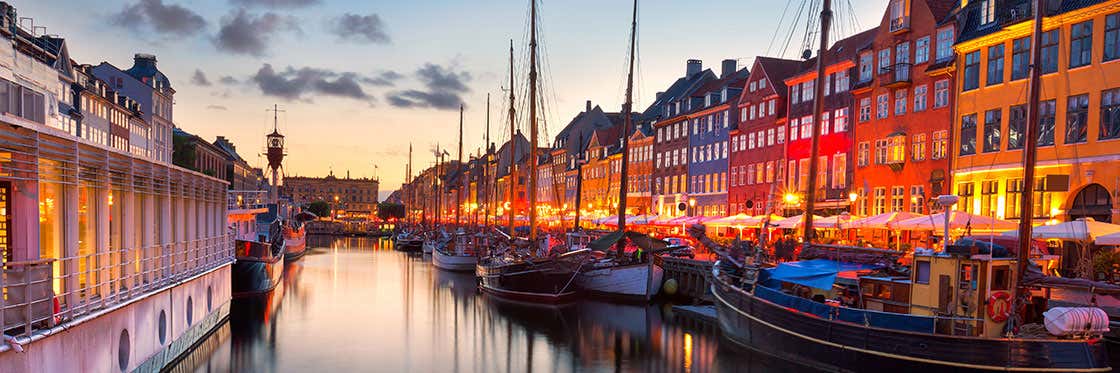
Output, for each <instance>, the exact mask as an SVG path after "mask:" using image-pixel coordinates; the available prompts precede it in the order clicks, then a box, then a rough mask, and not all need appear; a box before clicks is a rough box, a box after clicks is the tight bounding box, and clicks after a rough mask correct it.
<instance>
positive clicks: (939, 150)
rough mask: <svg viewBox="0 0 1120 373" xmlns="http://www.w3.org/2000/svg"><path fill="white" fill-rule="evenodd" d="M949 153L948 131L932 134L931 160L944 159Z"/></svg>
mask: <svg viewBox="0 0 1120 373" xmlns="http://www.w3.org/2000/svg"><path fill="white" fill-rule="evenodd" d="M948 151H949V131H945V130H941V131H936V132H934V133H933V154H932V155H930V158H931V159H942V158H945V154H947V153H948Z"/></svg>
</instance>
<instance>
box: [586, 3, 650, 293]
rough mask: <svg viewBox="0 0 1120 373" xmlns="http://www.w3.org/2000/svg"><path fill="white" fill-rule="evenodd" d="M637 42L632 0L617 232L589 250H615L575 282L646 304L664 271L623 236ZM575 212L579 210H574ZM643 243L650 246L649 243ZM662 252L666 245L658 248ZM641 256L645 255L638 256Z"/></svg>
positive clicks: (593, 290)
mask: <svg viewBox="0 0 1120 373" xmlns="http://www.w3.org/2000/svg"><path fill="white" fill-rule="evenodd" d="M637 38H638V0H634V14H633V18H632V21H631V25H630V64H629V71H628V73H627V75H626V103H625V104H623V107H622V115H623V122H622V123H623V124H622V126H623V127H622V133H621V135H622V165H621V167H620V171H621V172H620V173H619V180H620V185H619V188H618V211H617V212H616V214H617V215H618V232H617V233H616V234H613V235H608V236H605V237H603V238H600V239H599V240H596V241H595V242H592V243H591V246H596V245H598V246H600V247H602V248H604V249H606V250H609V247H610V246H614V247H616V250H615V251H614V253H613V255H610V254H606V255H603V257H602V258H601V259H598V260H595V261H593V262H591V263H590V264H588V265H586V268H585V270H584V271H582V272H581V273H580V274H579V277H577V278H576V284H577V285H579V287H580V288H581V289H583V290H586V291H588V292H591V293H597V294H601V295H606V296H612V297H625V298H632V299H640V300H645V301H648V300H650V299H651V298H653V296H654V295H657V291H658V289H660V288H661V280H662V279H663V277H664V270H662V269H661V266H659V265H656V264H654V261H653V255H652V254H653V253H651V252H650V251H651V249H653V248H652V247H634V251H635V252H633V253H626V252H625V249H626V246H627V245H626V244H627V242H628V241H631V242H633V241H632V240H631V239H630V236H631V235H632V233H631V234H630V235H628V234H624V232H626V192H627V190H626V185H627V183H626V180H627V178H628V177H629V175H628V172H629V170H628V169H629V167H628V163H629V162H630V159H629V158H630V140H629V139H630V131H631V129H632V126H631V120H632V119H633V114H632V113H633V110H632V106H633V103H634V97H633V94H634V59H635V54H636V53H637ZM577 210H578V206H577ZM644 241H645V242H650V241H649V240H648V239H647V240H644ZM658 246H659V249H664V246H665V245H658ZM639 252H644V255H638V254H639Z"/></svg>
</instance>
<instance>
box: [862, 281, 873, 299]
mask: <svg viewBox="0 0 1120 373" xmlns="http://www.w3.org/2000/svg"><path fill="white" fill-rule="evenodd" d="M862 288H863V297H864V298H872V297H874V296H875V284H874V283H870V282H868V283H864V284H863V286H862Z"/></svg>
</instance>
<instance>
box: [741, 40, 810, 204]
mask: <svg viewBox="0 0 1120 373" xmlns="http://www.w3.org/2000/svg"><path fill="white" fill-rule="evenodd" d="M804 63H805V62H804V61H796V60H783V59H778V58H770V57H757V58H755V61H754V66H753V67H752V68H751V69H750V71H751V74H750V77H748V78H747V80H746V82H745V84H744V85H743V91H742V94H741V95H740V96H739V101H738V104H737V106H738V112H739V125H738V127H737V128H735V129H733V130H732V131H731V138H730V142H731V160H730V167H729V170H728V175H730V183H729V185H730V187H729V191H728V205H729V206H728V212H730V213H731V214H732V215H734V214H739V213H744V214H748V215H761V214H763V213H765V212H774V211H775V210H774V208H775V207H777V206H776V202H778V201H781V196H782V195H783V194H784V193H785V188H784V187H783V186H784V184H783V180H784V179H785V177H784V175H785V172H784V171H785V167H786V162H785V159H786V145H785V144H786V127H785V125H786V122H787V120H786V109H787V108H786V99H787V92H788V90H787V89H786V85H785V82H784V81H785V79H786V78H789V77H790V76H792V75H793V74H795V73H798V72H800V71H801V70H802V69H803V67H804Z"/></svg>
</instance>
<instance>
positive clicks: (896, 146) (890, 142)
mask: <svg viewBox="0 0 1120 373" xmlns="http://www.w3.org/2000/svg"><path fill="white" fill-rule="evenodd" d="M904 162H906V135H896V136H891V137H888V138H887V163H888V164H899V163H904Z"/></svg>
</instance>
